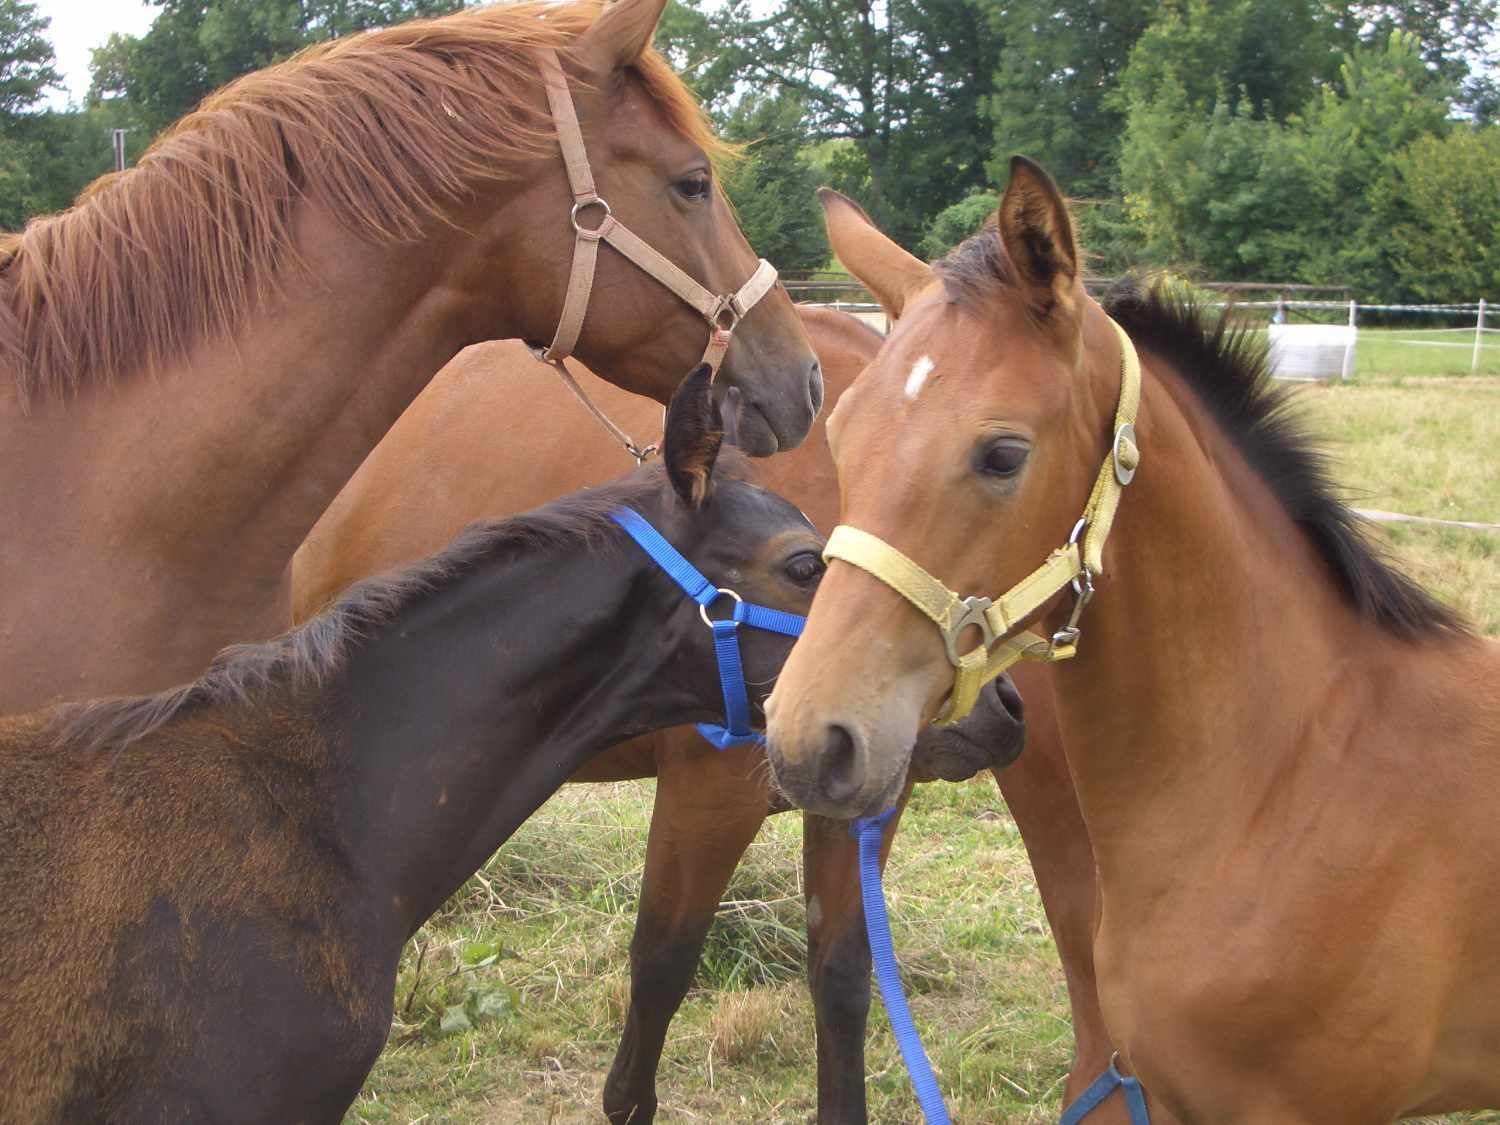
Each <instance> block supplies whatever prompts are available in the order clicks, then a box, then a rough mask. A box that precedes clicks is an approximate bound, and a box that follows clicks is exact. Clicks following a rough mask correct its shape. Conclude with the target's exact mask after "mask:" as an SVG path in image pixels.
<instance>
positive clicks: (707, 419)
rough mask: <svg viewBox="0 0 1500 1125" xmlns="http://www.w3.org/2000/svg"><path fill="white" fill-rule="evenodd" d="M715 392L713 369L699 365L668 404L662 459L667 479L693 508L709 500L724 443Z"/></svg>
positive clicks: (721, 417) (720, 416) (722, 422)
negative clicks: (665, 467)
mask: <svg viewBox="0 0 1500 1125" xmlns="http://www.w3.org/2000/svg"><path fill="white" fill-rule="evenodd" d="M713 390H714V373H713V368H711V367H709V365H708V364H706V363H703V364H699V365H698V367H697V369H696V370H694V371H693V373H692V374H691V375H689V376H688V377H687V378H686V379H684V380H683V381H682V384H681V386H679V387H678V388H677V390H676V391H675V392H673V394H672V401H671V402H670V403H668V404H667V425H666V432H665V433H663V434H662V439H661V459H662V461H663V462H664V463H665V464H666V466H667V479H669V480H670V481H671V482H672V487H673V488H674V489H675V490H676V492H677V495H678V496H680V497H681V498H682V502H683V503H684V504H686V505H687V506H688V507H689V508H697V507H700V506H702V504H703V501H704V500H706V499H707V498H708V494H709V492H710V491H711V489H712V487H713V475H714V462H715V461H717V460H718V459H719V447H720V446H721V445H722V444H723V443H724V420H723V416H722V415H721V414H720V413H719V404H718V403H716V402H715V401H714V394H713Z"/></svg>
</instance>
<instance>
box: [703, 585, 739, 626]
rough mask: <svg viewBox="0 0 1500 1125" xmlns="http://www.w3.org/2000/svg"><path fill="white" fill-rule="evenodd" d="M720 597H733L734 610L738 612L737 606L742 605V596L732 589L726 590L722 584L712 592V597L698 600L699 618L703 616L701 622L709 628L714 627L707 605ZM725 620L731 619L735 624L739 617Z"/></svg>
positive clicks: (737, 622)
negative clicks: (704, 600) (702, 600)
mask: <svg viewBox="0 0 1500 1125" xmlns="http://www.w3.org/2000/svg"><path fill="white" fill-rule="evenodd" d="M720 598H733V599H734V600H735V604H736V612H738V608H737V607H738V606H740V605H743V604H744V602H745V599H744V598H742V597H740V596H739V595H738V594H736V593H735V592H734V591H733V590H726V589H725V588H724V587H723V586H720V587H719V588H718V589H717V590H716V591H715V592H714V596H713V597H712V598H710V599H709V600H708V601H706V602H699V603H698V616H699V617H701V618H703V624H705V625H707V626H708V627H709V628H710V629H712V628H713V627H714V619H713V618H712V617H710V616H709V615H708V607H709V606H711V605H713V604H714V602H716V601H718V600H719V599H720ZM726 620H732V621H733V622H734V623H735V624H736V625H738V624H739V618H738V617H734V618H728V619H726Z"/></svg>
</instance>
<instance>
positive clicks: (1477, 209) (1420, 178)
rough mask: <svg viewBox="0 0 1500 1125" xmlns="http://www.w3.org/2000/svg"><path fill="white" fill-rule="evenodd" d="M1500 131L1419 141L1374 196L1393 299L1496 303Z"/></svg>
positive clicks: (1374, 221) (1467, 131)
mask: <svg viewBox="0 0 1500 1125" xmlns="http://www.w3.org/2000/svg"><path fill="white" fill-rule="evenodd" d="M1496 184H1500V126H1495V125H1489V126H1484V127H1480V128H1467V127H1464V128H1458V129H1454V130H1453V131H1452V132H1450V133H1449V134H1448V135H1447V136H1445V137H1438V136H1432V135H1428V136H1423V137H1419V138H1417V139H1416V140H1415V141H1413V142H1412V143H1411V144H1410V145H1408V146H1407V147H1406V148H1405V149H1403V150H1402V151H1401V152H1400V153H1398V154H1397V155H1396V157H1395V158H1394V159H1392V160H1391V161H1390V164H1389V166H1388V169H1387V175H1386V176H1385V177H1384V178H1383V179H1382V180H1381V182H1380V183H1379V184H1377V185H1376V187H1375V188H1374V190H1372V192H1371V204H1370V214H1371V227H1372V228H1373V230H1376V231H1378V232H1379V235H1380V238H1381V242H1382V244H1383V245H1384V246H1385V247H1386V248H1387V252H1386V260H1387V262H1388V265H1389V267H1390V272H1391V282H1392V284H1391V289H1390V292H1392V294H1393V295H1395V296H1398V297H1401V298H1407V299H1415V300H1420V301H1458V300H1465V301H1467V300H1473V299H1474V298H1476V297H1481V296H1483V297H1486V298H1489V299H1490V300H1497V299H1500V194H1497V192H1496V189H1495V185H1496Z"/></svg>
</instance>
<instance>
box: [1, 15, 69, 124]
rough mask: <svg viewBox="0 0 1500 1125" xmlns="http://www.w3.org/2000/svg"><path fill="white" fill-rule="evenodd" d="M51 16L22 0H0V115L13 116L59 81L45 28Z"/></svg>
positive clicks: (34, 101) (23, 110) (49, 22)
mask: <svg viewBox="0 0 1500 1125" xmlns="http://www.w3.org/2000/svg"><path fill="white" fill-rule="evenodd" d="M51 22H52V21H51V20H49V19H47V18H45V17H43V16H39V15H37V14H36V5H35V4H33V3H27V2H26V0H0V115H4V116H5V117H8V118H13V117H14V116H15V115H16V114H18V113H25V112H26V111H27V110H30V109H32V108H34V107H35V106H36V104H37V103H38V102H39V101H41V100H42V98H44V97H45V96H46V94H47V91H48V90H50V89H53V88H54V87H56V86H58V85H60V84H61V81H62V80H61V79H60V78H59V77H58V74H57V66H56V63H57V60H56V58H55V57H54V55H53V51H52V44H51V43H50V42H49V41H48V40H47V38H46V35H45V32H46V30H47V27H48V25H50V24H51Z"/></svg>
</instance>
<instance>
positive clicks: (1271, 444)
mask: <svg viewBox="0 0 1500 1125" xmlns="http://www.w3.org/2000/svg"><path fill="white" fill-rule="evenodd" d="M937 270H938V274H939V276H940V277H941V278H942V279H943V283H944V285H945V286H946V287H948V289H949V291H950V293H951V294H952V295H953V296H954V297H955V299H958V300H963V301H966V302H969V303H976V302H977V301H979V300H981V299H982V298H984V297H986V296H995V295H1000V294H1004V293H1005V292H1007V291H1008V290H1009V288H1010V287H1011V286H1012V285H1013V280H1012V272H1011V270H1010V266H1009V263H1008V261H1007V259H1006V256H1005V252H1004V250H1003V248H1002V247H1001V243H1000V235H999V232H998V231H997V230H996V229H995V228H994V227H993V226H988V227H986V228H984V229H983V230H981V231H980V232H979V233H978V234H975V235H974V236H973V237H972V238H970V239H968V241H966V242H965V243H963V244H962V245H961V246H959V247H958V248H957V249H956V250H954V251H953V253H952V254H950V255H949V257H948V258H947V259H945V260H944V261H943V262H940V263H938V264H937ZM1100 303H1101V304H1102V305H1103V306H1104V310H1105V312H1107V313H1109V315H1110V316H1112V317H1113V318H1114V319H1115V320H1116V321H1118V322H1119V324H1120V326H1121V327H1122V328H1124V329H1125V331H1126V332H1127V333H1129V335H1130V337H1131V339H1133V340H1134V341H1136V343H1138V344H1140V345H1141V346H1143V347H1145V348H1147V349H1149V350H1150V351H1152V352H1154V353H1156V354H1157V355H1159V356H1161V357H1162V358H1163V359H1165V360H1167V361H1168V362H1169V363H1171V364H1172V366H1173V368H1174V369H1175V370H1176V371H1177V372H1178V373H1179V374H1180V375H1181V376H1182V378H1183V381H1184V382H1186V384H1187V385H1188V386H1189V387H1190V388H1191V389H1192V391H1193V393H1194V394H1195V395H1196V396H1197V398H1198V400H1199V401H1200V402H1202V403H1203V405H1204V406H1205V407H1206V408H1207V410H1208V412H1209V414H1210V415H1211V416H1212V417H1213V418H1214V420H1215V421H1216V422H1217V423H1218V424H1219V426H1220V427H1221V428H1222V429H1223V430H1224V432H1225V433H1226V434H1227V435H1228V436H1229V438H1230V440H1231V441H1233V442H1234V444H1235V446H1236V448H1238V449H1239V451H1240V453H1241V454H1242V455H1243V456H1244V458H1245V460H1246V461H1248V462H1249V464H1250V466H1251V467H1252V468H1253V469H1254V470H1255V471H1256V472H1257V473H1258V474H1259V475H1260V477H1261V478H1262V479H1263V480H1264V481H1265V482H1266V484H1267V485H1269V486H1270V488H1271V491H1272V493H1273V494H1274V495H1275V496H1276V498H1277V500H1278V501H1280V503H1281V506H1282V508H1283V509H1284V510H1285V511H1286V513H1287V515H1289V516H1290V517H1291V518H1292V520H1293V521H1294V522H1295V523H1296V524H1297V525H1298V526H1299V527H1301V528H1302V530H1303V532H1304V533H1305V534H1306V535H1307V536H1308V537H1309V538H1310V539H1311V540H1312V543H1313V546H1314V547H1315V548H1316V549H1317V551H1318V553H1319V554H1320V555H1321V556H1322V557H1323V559H1324V561H1325V562H1326V563H1327V564H1328V566H1329V568H1330V570H1331V571H1332V572H1333V575H1334V578H1335V580H1336V581H1337V582H1338V584H1339V586H1340V587H1341V588H1342V589H1343V590H1344V592H1345V594H1346V595H1347V596H1348V598H1349V600H1350V601H1351V602H1353V604H1354V607H1355V609H1356V610H1357V612H1358V613H1359V615H1360V616H1361V617H1362V618H1364V619H1365V620H1368V621H1372V622H1374V623H1375V624H1377V625H1379V626H1380V627H1382V628H1384V629H1386V630H1388V631H1389V632H1391V633H1393V634H1394V635H1396V636H1398V637H1401V638H1403V639H1406V640H1415V639H1418V638H1422V637H1431V636H1436V635H1440V634H1443V633H1461V632H1467V631H1468V628H1469V626H1468V625H1467V623H1466V622H1465V621H1464V619H1463V618H1462V617H1461V616H1460V615H1459V614H1457V613H1456V612H1455V611H1454V610H1452V609H1450V608H1449V607H1448V606H1446V605H1444V604H1443V603H1442V602H1440V601H1438V600H1437V599H1436V598H1434V597H1433V596H1432V595H1431V594H1429V593H1428V592H1427V591H1426V590H1424V589H1423V588H1422V587H1421V586H1419V585H1417V583H1415V582H1413V581H1412V580H1411V579H1410V578H1408V577H1407V576H1406V575H1404V574H1402V573H1401V572H1400V571H1399V570H1397V569H1396V568H1395V567H1394V566H1392V565H1391V563H1390V562H1389V561H1387V560H1386V558H1385V557H1384V555H1383V553H1382V552H1381V551H1380V549H1379V548H1378V547H1376V546H1375V544H1374V543H1372V542H1371V540H1370V538H1369V536H1368V534H1367V533H1366V531H1365V528H1364V525H1363V521H1362V520H1361V519H1360V517H1359V516H1358V515H1356V514H1355V513H1354V512H1353V511H1351V510H1350V508H1349V507H1348V506H1347V505H1346V504H1345V503H1344V502H1343V500H1342V499H1341V498H1340V496H1339V494H1338V489H1337V487H1336V486H1335V485H1334V483H1333V476H1332V473H1331V472H1330V470H1329V465H1328V459H1327V457H1326V456H1325V455H1324V454H1323V452H1322V451H1321V450H1319V448H1318V447H1317V443H1316V442H1315V440H1314V438H1313V437H1312V435H1311V434H1310V433H1309V432H1308V430H1307V428H1306V426H1305V425H1304V423H1303V422H1302V420H1301V418H1300V417H1299V416H1298V413H1297V411H1296V410H1295V409H1293V408H1292V407H1291V397H1290V395H1289V394H1288V393H1287V391H1286V390H1285V389H1284V388H1283V387H1281V386H1279V385H1278V384H1277V383H1276V381H1275V380H1274V379H1273V378H1272V376H1271V365H1270V358H1269V350H1268V346H1267V342H1266V340H1265V339H1264V338H1263V337H1262V336H1260V335H1259V334H1257V333H1252V332H1249V331H1247V330H1245V329H1243V328H1235V327H1234V326H1233V325H1232V324H1231V321H1230V312H1231V310H1229V309H1224V310H1223V311H1222V312H1220V313H1218V314H1211V313H1210V312H1209V311H1208V310H1207V309H1205V308H1204V307H1203V306H1202V305H1201V304H1200V303H1199V302H1198V301H1197V300H1195V299H1194V298H1193V297H1192V296H1191V295H1190V294H1189V293H1188V292H1186V291H1185V290H1184V288H1183V287H1182V286H1180V285H1173V284H1171V283H1169V282H1168V281H1166V280H1165V279H1163V278H1152V277H1150V276H1146V275H1141V274H1127V275H1126V276H1125V277H1123V278H1121V279H1119V280H1118V281H1116V282H1114V283H1113V284H1112V285H1110V287H1109V288H1108V289H1107V290H1106V291H1105V293H1104V294H1103V295H1102V296H1101V298H1100Z"/></svg>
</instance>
